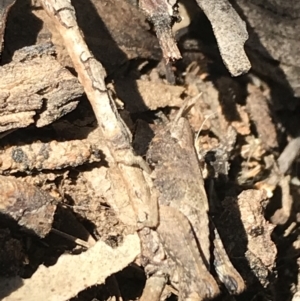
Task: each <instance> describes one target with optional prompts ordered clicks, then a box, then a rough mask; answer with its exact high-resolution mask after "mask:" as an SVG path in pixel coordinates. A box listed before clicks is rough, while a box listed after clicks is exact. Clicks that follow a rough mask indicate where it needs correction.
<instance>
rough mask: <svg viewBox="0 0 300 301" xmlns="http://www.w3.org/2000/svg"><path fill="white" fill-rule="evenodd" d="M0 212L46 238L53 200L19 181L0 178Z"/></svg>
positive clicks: (39, 190) (54, 206) (51, 216)
mask: <svg viewBox="0 0 300 301" xmlns="http://www.w3.org/2000/svg"><path fill="white" fill-rule="evenodd" d="M0 190H1V195H0V212H1V213H2V214H5V215H7V216H9V217H11V218H13V219H14V220H16V221H17V222H18V224H19V225H20V226H23V227H25V228H27V229H30V230H32V231H33V232H34V233H36V234H37V235H39V236H41V237H44V236H46V235H47V234H48V233H49V231H50V230H51V227H52V222H53V216H54V212H55V209H56V205H55V204H54V203H55V200H54V199H53V198H52V197H51V196H50V195H49V194H48V193H46V192H45V191H43V190H41V189H39V188H37V187H35V186H33V185H30V184H27V183H24V182H22V181H21V180H18V179H15V178H10V177H4V176H0Z"/></svg>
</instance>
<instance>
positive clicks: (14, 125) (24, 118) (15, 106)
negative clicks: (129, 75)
mask: <svg viewBox="0 0 300 301" xmlns="http://www.w3.org/2000/svg"><path fill="white" fill-rule="evenodd" d="M54 53H55V50H54V48H53V46H52V45H51V44H50V43H48V44H44V45H37V46H29V47H25V48H23V49H21V50H18V51H17V52H16V53H15V55H14V57H13V61H12V62H11V63H9V64H6V65H4V66H2V67H1V68H0V78H1V80H0V89H1V93H0V132H4V131H8V130H12V129H18V128H24V127H26V126H28V125H30V124H35V125H36V126H37V127H42V126H45V125H48V124H50V123H52V122H53V121H55V120H57V119H59V118H60V117H62V116H63V115H65V114H67V113H68V112H71V111H72V110H74V109H75V108H76V107H77V105H78V102H79V97H80V96H82V94H83V89H82V87H81V86H80V84H79V82H78V80H77V78H76V77H74V76H73V75H72V74H71V73H70V72H69V71H68V70H67V69H65V68H64V67H63V66H61V65H60V64H59V63H58V62H57V61H56V60H55V58H54V56H53V55H54ZM20 99H22V101H20Z"/></svg>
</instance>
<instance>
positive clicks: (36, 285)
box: [0, 234, 140, 301]
mask: <svg viewBox="0 0 300 301" xmlns="http://www.w3.org/2000/svg"><path fill="white" fill-rule="evenodd" d="M139 254H140V242H139V238H138V236H137V234H132V235H128V236H126V237H125V238H124V241H123V243H122V245H120V246H118V247H117V248H115V249H112V248H111V247H109V246H108V245H106V244H105V243H104V242H102V241H98V242H97V243H96V244H95V245H94V246H93V247H91V248H90V249H88V250H87V251H86V252H84V253H82V254H80V255H66V254H65V255H62V256H61V257H60V258H59V259H58V261H57V263H56V264H55V265H54V266H51V267H48V268H47V267H45V266H40V267H39V268H38V270H37V271H36V272H35V273H34V274H33V276H32V277H31V278H30V279H24V280H23V279H21V278H18V277H16V278H11V279H9V278H8V279H2V280H1V282H0V297H1V300H3V301H23V300H45V301H65V300H69V299H70V298H72V297H74V296H76V295H77V294H78V293H79V292H80V291H82V290H84V289H85V288H87V287H90V286H92V285H96V284H101V283H103V282H104V281H105V279H106V278H107V277H108V276H110V275H112V274H114V273H116V272H118V271H120V270H122V269H124V268H125V267H126V266H127V265H128V264H130V263H131V262H132V261H134V259H135V258H136V257H137V256H138V255H139ZM9 293H10V294H9Z"/></svg>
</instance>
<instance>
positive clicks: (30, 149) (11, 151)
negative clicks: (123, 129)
mask: <svg viewBox="0 0 300 301" xmlns="http://www.w3.org/2000/svg"><path fill="white" fill-rule="evenodd" d="M99 152H100V150H99V149H97V148H96V147H95V146H94V145H93V144H91V143H90V142H89V140H88V139H84V140H72V141H64V142H59V141H55V140H53V141H51V142H49V143H43V142H39V141H37V142H33V143H31V144H27V145H20V146H12V147H8V148H6V149H5V150H3V151H0V173H7V172H9V173H16V172H30V171H34V170H55V169H62V168H66V167H70V166H71V167H76V166H79V165H82V164H84V163H92V162H99V161H100V156H99Z"/></svg>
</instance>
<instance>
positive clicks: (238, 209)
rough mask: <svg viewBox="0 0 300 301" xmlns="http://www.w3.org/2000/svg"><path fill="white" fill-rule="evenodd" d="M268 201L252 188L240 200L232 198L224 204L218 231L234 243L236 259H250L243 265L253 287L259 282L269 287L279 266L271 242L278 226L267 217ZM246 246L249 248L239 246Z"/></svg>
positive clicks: (244, 273) (241, 263)
mask: <svg viewBox="0 0 300 301" xmlns="http://www.w3.org/2000/svg"><path fill="white" fill-rule="evenodd" d="M266 200H267V198H266V194H265V192H263V191H258V190H252V189H249V190H245V191H243V192H242V193H241V194H240V195H239V196H238V199H237V201H236V200H234V199H232V198H227V199H225V200H224V201H223V205H224V209H225V211H224V212H226V214H224V215H222V218H221V220H220V221H221V224H222V226H221V225H220V227H218V228H219V230H220V232H222V234H223V235H222V236H223V237H224V238H225V237H226V239H228V240H230V241H231V244H232V250H231V253H232V256H233V257H232V258H241V257H244V256H245V257H246V259H247V262H244V263H243V260H241V259H240V260H239V262H240V263H239V265H241V266H242V265H244V267H243V268H240V270H241V271H243V276H244V278H245V279H247V283H248V286H249V287H251V285H252V284H253V283H254V282H257V280H258V281H259V282H260V283H261V285H262V286H264V287H266V286H267V285H268V283H269V280H270V279H269V275H270V274H271V273H272V271H273V268H274V266H275V260H276V255H277V249H276V246H275V244H274V242H273V241H272V239H271V234H272V231H273V229H274V227H275V226H274V225H272V224H271V223H269V222H268V221H266V219H265V218H264V215H263V214H264V207H265V202H266ZM225 215H226V216H225ZM239 219H241V222H240V221H239ZM220 221H217V222H218V223H219V222H220ZM239 224H241V226H238V225H239ZM243 241H244V242H243ZM244 243H246V246H245V249H244V248H240V247H237V246H238V245H239V246H243V245H244ZM234 245H236V246H234Z"/></svg>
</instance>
